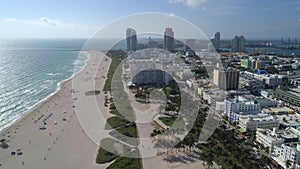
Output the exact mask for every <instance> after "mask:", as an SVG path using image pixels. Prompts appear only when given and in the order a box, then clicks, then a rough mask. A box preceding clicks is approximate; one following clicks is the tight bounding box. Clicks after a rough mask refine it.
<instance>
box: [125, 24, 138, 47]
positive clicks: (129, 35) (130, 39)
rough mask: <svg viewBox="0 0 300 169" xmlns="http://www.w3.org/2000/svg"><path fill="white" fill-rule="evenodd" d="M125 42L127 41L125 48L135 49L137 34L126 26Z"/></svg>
mask: <svg viewBox="0 0 300 169" xmlns="http://www.w3.org/2000/svg"><path fill="white" fill-rule="evenodd" d="M126 42H127V50H129V51H136V49H137V35H136V31H135V30H134V29H132V28H128V29H127V30H126Z"/></svg>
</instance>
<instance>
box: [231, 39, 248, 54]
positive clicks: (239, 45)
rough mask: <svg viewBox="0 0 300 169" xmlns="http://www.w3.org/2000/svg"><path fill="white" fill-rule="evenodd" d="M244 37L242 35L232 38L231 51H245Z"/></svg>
mask: <svg viewBox="0 0 300 169" xmlns="http://www.w3.org/2000/svg"><path fill="white" fill-rule="evenodd" d="M245 44H246V39H245V38H244V36H243V35H242V36H237V35H236V36H235V37H234V39H233V40H232V52H245V49H246V47H245Z"/></svg>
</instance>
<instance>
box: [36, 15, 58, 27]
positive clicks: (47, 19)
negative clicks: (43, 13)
mask: <svg viewBox="0 0 300 169" xmlns="http://www.w3.org/2000/svg"><path fill="white" fill-rule="evenodd" d="M40 22H42V23H46V24H50V25H52V26H57V24H58V21H56V20H51V19H49V18H46V17H41V18H40Z"/></svg>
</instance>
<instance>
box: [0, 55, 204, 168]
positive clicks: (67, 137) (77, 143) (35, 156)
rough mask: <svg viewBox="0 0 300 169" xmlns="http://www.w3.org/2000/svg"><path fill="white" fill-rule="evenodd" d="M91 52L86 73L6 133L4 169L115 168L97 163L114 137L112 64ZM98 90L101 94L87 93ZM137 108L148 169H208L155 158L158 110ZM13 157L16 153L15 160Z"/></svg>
mask: <svg viewBox="0 0 300 169" xmlns="http://www.w3.org/2000/svg"><path fill="white" fill-rule="evenodd" d="M89 53H90V58H89V60H88V61H87V63H86V66H85V67H84V69H83V70H82V71H80V72H79V73H78V74H77V75H75V76H74V77H73V78H71V79H69V80H67V81H65V82H63V83H62V84H61V86H60V87H61V89H60V90H59V91H58V92H57V93H55V94H53V95H52V96H51V97H49V98H48V99H46V100H45V101H43V102H42V103H40V104H38V105H37V106H36V107H34V108H33V109H32V110H31V111H30V112H28V113H27V114H26V115H25V116H24V117H23V118H21V119H20V120H18V121H17V122H16V123H14V124H13V125H12V126H10V127H9V128H7V129H6V130H4V131H2V132H1V134H0V136H1V137H0V138H1V139H5V140H6V141H7V144H8V148H6V149H0V169H1V168H5V169H24V168H26V169H54V168H55V169H77V168H78V169H82V168H87V169H99V168H100V169H102V168H103V169H104V168H106V167H107V166H108V165H109V164H102V165H100V164H96V162H95V159H96V155H97V151H98V148H99V143H100V140H101V139H103V138H112V136H110V135H109V134H108V133H109V132H110V130H105V123H106V119H107V118H109V117H111V116H112V114H110V113H109V109H108V107H105V106H104V98H105V96H109V93H106V92H103V91H102V89H103V86H104V83H105V80H106V76H107V72H108V69H109V66H110V63H111V59H110V58H109V57H107V56H105V54H104V53H102V52H100V51H99V52H96V51H89ZM95 90H99V91H100V94H98V95H87V94H86V92H88V91H95ZM125 90H126V89H125ZM127 92H128V91H127ZM129 95H130V96H131V97H132V95H131V94H129ZM131 99H133V98H131ZM132 106H133V107H135V113H136V117H137V121H136V122H137V127H138V131H139V135H140V137H141V139H140V145H139V146H138V148H139V149H140V152H141V154H142V157H145V158H144V159H143V160H142V161H143V168H144V169H147V168H180V169H186V168H205V167H204V166H203V165H202V163H203V161H201V160H199V159H197V158H196V159H193V160H192V161H193V162H192V161H189V162H184V163H182V162H178V161H176V160H173V161H172V160H171V161H169V162H168V160H166V159H167V158H169V157H168V155H166V154H163V155H160V156H155V151H154V145H153V143H152V142H151V139H143V138H148V136H149V135H150V133H151V131H152V130H153V127H152V126H151V121H152V120H153V118H154V116H155V114H156V113H155V110H156V109H157V105H155V106H154V107H152V108H150V109H149V111H145V110H144V109H143V108H142V107H139V104H137V102H135V101H133V102H132ZM146 109H147V108H146ZM144 111H145V112H144ZM142 112H143V113H142ZM146 112H148V115H147V116H145V113H146ZM146 114H147V113H146ZM44 123H45V124H44ZM41 127H42V128H41ZM43 127H44V128H43ZM149 150H150V151H149ZM12 152H15V153H16V154H15V155H12V154H11V153H12ZM153 155H154V157H151V156H153ZM149 156H150V158H149ZM183 156H185V155H183ZM177 157H178V156H177Z"/></svg>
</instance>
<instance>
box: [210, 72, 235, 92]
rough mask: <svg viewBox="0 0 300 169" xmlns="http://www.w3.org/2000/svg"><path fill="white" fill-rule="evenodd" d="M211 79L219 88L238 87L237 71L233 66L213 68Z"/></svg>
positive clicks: (229, 88) (230, 88) (231, 88)
mask: <svg viewBox="0 0 300 169" xmlns="http://www.w3.org/2000/svg"><path fill="white" fill-rule="evenodd" d="M213 81H214V84H215V85H216V86H217V87H219V88H220V89H221V90H237V89H238V87H239V71H238V70H236V69H233V68H227V69H224V68H217V69H214V79H213Z"/></svg>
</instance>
